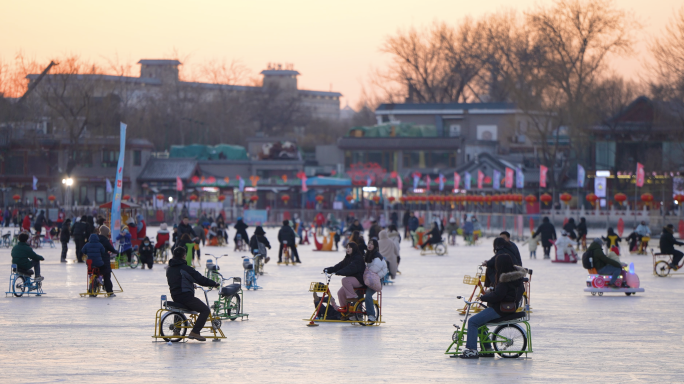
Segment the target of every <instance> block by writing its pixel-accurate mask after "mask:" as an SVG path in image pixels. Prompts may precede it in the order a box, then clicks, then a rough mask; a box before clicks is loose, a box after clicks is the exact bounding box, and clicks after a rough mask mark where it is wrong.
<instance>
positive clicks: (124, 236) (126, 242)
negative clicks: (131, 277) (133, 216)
mask: <svg viewBox="0 0 684 384" xmlns="http://www.w3.org/2000/svg"><path fill="white" fill-rule="evenodd" d="M128 228H129V227H128V226H123V227H121V233H119V236H117V237H116V241H118V242H119V244H120V245H119V247H120V248H121V253H125V254H126V256H127V258H128V262H129V263H130V262H131V257H132V256H133V246H132V245H131V237H132V236H131V233H130V231H129V230H128Z"/></svg>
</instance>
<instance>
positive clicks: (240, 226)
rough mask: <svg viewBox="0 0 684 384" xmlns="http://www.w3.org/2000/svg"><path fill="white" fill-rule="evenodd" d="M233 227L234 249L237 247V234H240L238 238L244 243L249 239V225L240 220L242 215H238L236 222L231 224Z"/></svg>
mask: <svg viewBox="0 0 684 384" xmlns="http://www.w3.org/2000/svg"><path fill="white" fill-rule="evenodd" d="M233 228H235V238H234V239H233V241H235V250H237V249H238V235H240V239H241V241H242V242H243V243H246V242H248V241H249V235H248V234H247V228H249V226H248V225H247V224H245V222H244V221H243V220H242V217H238V219H237V223H235V225H234V226H233Z"/></svg>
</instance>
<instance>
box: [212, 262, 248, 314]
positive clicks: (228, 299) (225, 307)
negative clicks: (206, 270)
mask: <svg viewBox="0 0 684 384" xmlns="http://www.w3.org/2000/svg"><path fill="white" fill-rule="evenodd" d="M213 275H214V276H216V277H218V278H219V279H220V280H221V281H220V284H221V287H220V288H219V297H218V300H216V301H214V304H213V305H212V306H211V307H210V308H211V310H212V311H213V313H214V317H218V318H220V319H224V320H230V321H235V320H236V319H238V318H239V319H240V320H245V319H247V320H249V315H248V314H246V313H244V312H243V307H242V305H243V295H242V285H240V282H241V281H240V280H241V279H240V278H239V277H229V278H227V279H224V278H223V275H221V273H219V272H214V273H213ZM227 282H232V283H230V284H226V283H227ZM224 284H226V285H224Z"/></svg>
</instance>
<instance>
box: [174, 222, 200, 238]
mask: <svg viewBox="0 0 684 384" xmlns="http://www.w3.org/2000/svg"><path fill="white" fill-rule="evenodd" d="M186 233H187V234H188V235H190V238H191V239H194V238H195V237H197V234H196V233H195V231H194V230H193V229H192V226H191V225H190V224H185V223H182V222H181V223H180V224H179V225H178V238H179V239H180V238H181V237H182V236H183V235H184V234H186Z"/></svg>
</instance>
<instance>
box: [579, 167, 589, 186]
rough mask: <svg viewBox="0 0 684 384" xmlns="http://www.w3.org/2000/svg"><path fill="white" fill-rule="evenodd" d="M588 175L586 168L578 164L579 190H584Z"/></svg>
mask: <svg viewBox="0 0 684 384" xmlns="http://www.w3.org/2000/svg"><path fill="white" fill-rule="evenodd" d="M586 176H587V173H586V172H585V171H584V167H583V166H581V165H579V164H577V187H578V188H584V179H585V178H586Z"/></svg>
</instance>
